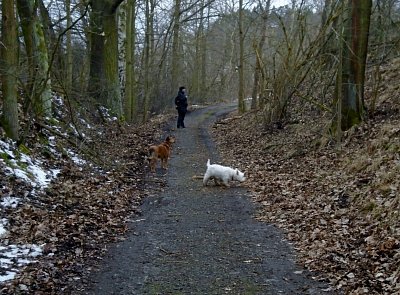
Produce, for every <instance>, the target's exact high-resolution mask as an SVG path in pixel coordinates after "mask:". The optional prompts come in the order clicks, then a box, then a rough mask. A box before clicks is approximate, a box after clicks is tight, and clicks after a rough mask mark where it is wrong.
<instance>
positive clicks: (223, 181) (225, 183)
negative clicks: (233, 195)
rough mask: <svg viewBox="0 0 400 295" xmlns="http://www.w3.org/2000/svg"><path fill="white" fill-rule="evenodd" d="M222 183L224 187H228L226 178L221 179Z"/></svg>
mask: <svg viewBox="0 0 400 295" xmlns="http://www.w3.org/2000/svg"><path fill="white" fill-rule="evenodd" d="M222 183H223V184H224V185H225V187H230V186H229V183H228V178H227V177H224V179H222Z"/></svg>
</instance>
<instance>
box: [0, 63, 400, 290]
mask: <svg viewBox="0 0 400 295" xmlns="http://www.w3.org/2000/svg"><path fill="white" fill-rule="evenodd" d="M399 66H400V60H397V61H395V62H394V63H391V64H390V65H384V66H382V68H381V74H382V76H381V77H382V81H381V83H380V85H381V87H380V88H379V89H378V94H379V95H378V97H377V101H376V110H375V112H374V113H373V114H371V116H370V117H369V118H368V120H366V122H364V123H363V124H361V125H359V126H356V127H355V128H353V129H351V130H349V131H348V132H346V133H345V136H344V138H343V141H342V142H341V143H340V144H337V143H335V142H334V141H330V138H329V137H327V136H326V134H327V129H328V128H327V127H328V126H329V120H330V118H329V117H324V116H323V115H321V113H320V111H318V110H316V109H315V108H313V107H312V106H309V107H304V101H301V102H300V101H298V102H296V101H294V103H293V105H294V106H301V112H300V111H299V112H296V111H295V110H296V108H294V109H292V110H291V112H290V120H289V121H288V122H287V123H284V124H283V125H282V127H283V128H282V129H277V128H266V126H264V124H263V120H262V114H261V113H260V112H254V111H253V112H248V113H246V114H244V115H240V116H239V115H237V114H232V116H230V117H228V118H226V119H224V120H221V121H219V122H217V123H216V124H215V125H214V126H213V128H212V132H213V134H214V138H215V140H216V142H217V144H218V147H219V149H220V152H221V154H222V156H223V158H224V162H225V163H226V164H229V165H232V166H237V167H240V168H241V169H243V170H244V171H245V172H246V174H247V176H248V181H247V186H248V188H249V190H250V191H251V192H252V196H253V199H254V201H255V202H257V203H258V204H260V205H261V206H260V210H259V211H258V213H257V216H256V218H257V219H258V220H260V221H263V222H268V223H273V224H276V225H278V226H279V227H281V228H282V229H284V231H285V232H286V234H287V237H288V239H289V240H291V241H292V242H293V244H294V247H295V249H296V250H297V251H298V258H299V263H301V264H303V265H305V266H306V267H307V268H309V269H311V270H315V271H317V273H318V274H320V276H321V279H325V278H327V279H329V281H330V282H331V283H332V285H333V286H335V287H336V288H337V289H340V290H343V291H344V292H345V293H347V294H396V292H397V293H399V292H400V280H399V277H400V267H399V266H400V225H399V224H400V223H399V210H400V194H399V188H400V178H399V176H398V175H399V172H400V158H399V152H400V140H399V138H400V115H399V109H400V94H399V91H398V83H397V82H398V81H399V79H400V74H399V72H398V70H397V69H398V68H399ZM371 93H372V87H371V86H369V84H368V83H367V97H366V98H367V104H368V103H370V99H371V98H370V96H371ZM60 109H62V107H61V108H60ZM75 115H76V114H75ZM72 118H73V116H72V115H71V114H62V115H59V117H58V118H57V120H59V121H61V122H63V123H62V124H60V123H57V124H55V125H54V122H47V123H41V124H40V125H38V126H37V130H36V132H35V133H32V134H31V135H30V136H28V137H27V138H26V139H27V140H26V143H25V144H24V145H23V146H20V147H18V148H17V147H16V149H18V150H20V153H14V154H13V155H10V154H7V153H2V155H1V156H2V159H3V160H2V161H0V165H1V168H2V169H0V170H1V171H0V174H1V178H0V188H1V193H2V195H1V205H2V208H1V211H0V220H6V229H7V233H5V234H2V236H1V238H2V239H1V245H0V256H1V258H3V259H4V258H9V257H8V256H7V255H8V254H7V255H6V254H4V252H3V251H5V250H7V249H9V248H10V247H11V249H15V248H13V247H14V245H39V246H40V247H42V249H41V255H40V256H37V257H35V259H34V261H32V262H31V263H27V264H24V265H23V266H21V265H19V262H20V261H21V259H23V257H22V258H21V259H19V258H18V259H16V258H15V257H14V258H10V263H8V264H2V265H1V266H0V275H4V274H7V273H8V272H10V271H15V272H16V273H17V275H16V277H15V279H13V280H9V281H5V282H4V283H1V288H0V290H1V292H0V293H1V294H61V293H63V294H68V292H69V291H68V290H71V286H79V285H81V284H82V283H84V280H85V277H87V274H88V273H90V272H91V271H92V270H93V267H95V266H94V265H93V266H92V264H91V263H92V262H94V261H99V260H101V257H102V255H103V254H104V253H105V251H107V246H106V245H107V243H109V242H114V241H119V240H121V239H123V238H124V236H123V234H124V233H125V232H126V230H127V223H128V222H129V220H130V218H131V216H132V215H133V214H140V210H139V206H140V203H141V200H142V198H144V197H146V196H147V195H149V194H152V193H154V189H155V188H156V189H157V187H158V188H159V189H162V186H163V180H162V179H160V180H159V182H157V183H151V184H149V183H145V182H144V175H143V173H145V171H146V170H145V166H146V165H145V162H144V159H145V157H144V152H145V150H146V148H147V147H148V145H149V144H151V143H154V142H158V141H160V140H161V139H162V129H163V126H164V124H165V123H166V122H168V121H169V120H171V115H170V114H164V115H160V116H157V117H153V118H152V119H151V120H150V121H149V122H147V123H146V124H140V125H137V126H133V125H132V126H129V125H125V124H120V123H118V121H115V120H112V119H110V118H108V119H107V118H106V119H107V120H106V122H105V123H104V122H103V123H102V124H98V125H92V126H89V125H88V124H87V123H86V122H84V121H82V120H81V118H79V117H78V116H77V117H76V118H74V119H73V120H72ZM316 118H321V119H316ZM103 119H104V116H103ZM71 122H72V123H73V124H72V123H71ZM78 126H79V128H78ZM69 150H73V151H74V154H71V153H70V152H69ZM22 151H23V152H24V153H27V154H29V155H30V156H31V157H35V158H37V159H40V161H41V162H42V163H43V165H44V166H46V167H58V168H59V169H60V172H59V174H58V176H57V181H55V182H53V184H52V185H51V186H49V188H47V189H45V190H43V191H40V192H39V191H37V190H36V189H35V188H34V187H32V185H31V184H29V183H27V182H25V181H22V180H21V179H20V178H18V177H16V176H15V175H10V174H9V173H6V172H5V171H6V169H5V168H6V166H7V165H8V163H9V162H10V161H11V160H18V159H13V157H15V158H18V157H19V158H20V157H21V156H20V155H21V154H22ZM15 155H16V156H15ZM74 155H79V157H81V158H82V159H85V160H84V162H79V161H76V159H74V157H75V156H74ZM25 165H26V163H25ZM20 168H21V169H23V166H21V167H20ZM14 197H16V198H14ZM7 198H14V199H18V202H17V204H16V205H12V206H9V205H7V206H5V205H3V204H5V203H4V202H5V200H6V199H7ZM24 249H26V248H24Z"/></svg>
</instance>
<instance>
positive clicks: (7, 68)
mask: <svg viewBox="0 0 400 295" xmlns="http://www.w3.org/2000/svg"><path fill="white" fill-rule="evenodd" d="M1 27H2V32H1V36H2V44H1V47H0V48H1V63H0V74H1V85H2V96H3V115H2V118H1V125H2V126H3V128H4V131H5V132H6V134H7V136H8V137H10V138H12V139H13V140H18V137H19V136H18V129H19V121H18V101H17V75H18V42H17V22H16V18H15V8H14V1H13V0H3V3H2V26H1Z"/></svg>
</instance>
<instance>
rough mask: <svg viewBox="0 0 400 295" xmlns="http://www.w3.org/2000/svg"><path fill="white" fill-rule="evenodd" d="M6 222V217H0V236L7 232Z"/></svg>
mask: <svg viewBox="0 0 400 295" xmlns="http://www.w3.org/2000/svg"><path fill="white" fill-rule="evenodd" d="M7 224H8V221H7V219H5V218H3V219H0V237H2V236H4V235H5V234H6V233H7V230H6V225H7Z"/></svg>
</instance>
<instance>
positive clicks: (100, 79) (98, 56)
mask: <svg viewBox="0 0 400 295" xmlns="http://www.w3.org/2000/svg"><path fill="white" fill-rule="evenodd" d="M122 2H123V0H114V1H111V0H97V1H92V2H91V7H92V13H91V15H90V17H91V19H90V31H91V33H90V41H91V44H90V45H91V47H90V77H89V85H88V92H89V94H90V95H91V96H92V97H94V98H95V99H96V100H97V101H98V103H99V104H101V105H104V106H106V107H108V108H110V109H111V111H112V112H114V113H115V114H116V115H117V116H121V115H122V99H121V91H120V83H119V75H118V29H117V23H118V22H117V13H116V12H117V8H118V6H119V5H120V4H121V3H122Z"/></svg>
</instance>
